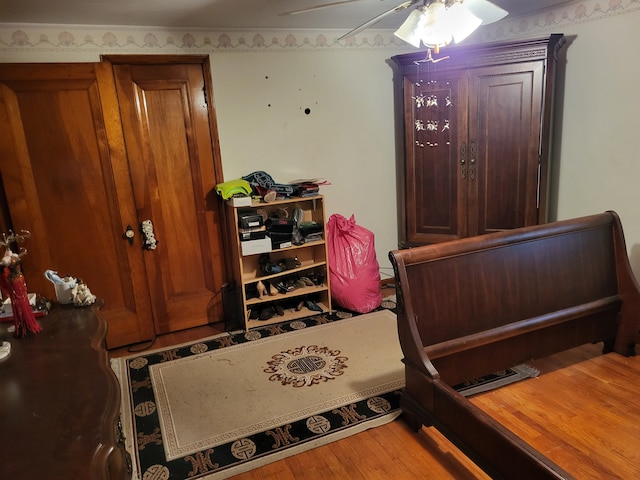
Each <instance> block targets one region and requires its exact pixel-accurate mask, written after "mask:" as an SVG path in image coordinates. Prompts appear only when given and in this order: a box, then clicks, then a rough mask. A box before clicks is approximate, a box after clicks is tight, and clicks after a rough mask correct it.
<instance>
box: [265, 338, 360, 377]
mask: <svg viewBox="0 0 640 480" xmlns="http://www.w3.org/2000/svg"><path fill="white" fill-rule="evenodd" d="M347 360H349V359H348V358H347V357H341V356H340V350H333V349H331V348H328V347H321V346H318V345H311V346H309V347H307V346H302V347H298V348H296V349H294V350H287V351H286V352H281V353H279V354H277V355H274V356H273V358H272V359H271V361H269V362H268V365H269V367H268V368H266V369H265V370H264V371H265V373H270V374H271V375H270V376H269V380H271V381H274V382H280V383H282V385H291V386H293V387H304V386H307V387H311V386H313V385H317V384H319V383H321V382H327V381H329V380H333V379H334V378H336V377H338V376H340V375H342V374H343V373H344V369H345V368H347Z"/></svg>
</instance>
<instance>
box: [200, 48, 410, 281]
mask: <svg viewBox="0 0 640 480" xmlns="http://www.w3.org/2000/svg"><path fill="white" fill-rule="evenodd" d="M387 55H388V54H385V55H381V53H380V52H376V51H367V52H357V53H355V54H354V53H351V54H346V53H335V52H312V53H304V52H300V53H287V54H284V55H283V54H281V53H256V54H246V55H236V54H233V53H221V54H214V55H213V64H214V65H215V70H214V72H213V81H214V89H215V93H214V95H215V97H216V108H217V112H218V120H219V126H218V128H219V133H220V142H221V149H222V158H223V163H224V173H225V178H238V177H240V176H242V175H245V174H247V173H250V172H252V171H254V170H266V171H268V172H269V173H270V174H271V175H272V176H273V177H274V178H275V179H276V181H282V182H288V181H290V180H294V179H297V178H309V177H323V178H326V179H327V180H329V181H330V182H331V186H326V187H322V193H323V194H325V196H326V204H327V208H328V214H329V215H330V214H333V213H338V214H341V215H343V216H345V217H347V218H348V217H349V216H350V215H352V214H354V215H355V218H356V221H357V223H358V224H360V225H362V226H365V227H366V228H369V229H370V230H373V231H374V233H375V236H376V244H377V247H378V250H377V255H378V259H379V263H381V264H382V263H385V264H386V265H385V267H388V262H387V254H388V251H389V250H391V249H392V248H395V247H396V245H397V228H396V224H397V222H396V220H395V219H396V194H395V150H394V148H395V147H394V119H393V114H392V112H393V97H392V95H391V93H392V89H393V85H392V72H391V67H389V66H388V65H387V64H386V63H385V57H386V56H387ZM229 89H233V92H234V94H228V93H230V90H229ZM307 108H308V109H310V113H309V114H306V113H305V109H307ZM327 219H328V215H327ZM384 272H385V273H387V274H389V275H391V271H390V270H386V269H385V270H384Z"/></svg>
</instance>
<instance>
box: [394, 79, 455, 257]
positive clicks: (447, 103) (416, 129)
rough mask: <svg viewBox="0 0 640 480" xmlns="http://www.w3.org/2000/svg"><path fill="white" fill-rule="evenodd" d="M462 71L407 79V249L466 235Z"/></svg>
mask: <svg viewBox="0 0 640 480" xmlns="http://www.w3.org/2000/svg"><path fill="white" fill-rule="evenodd" d="M466 88H467V87H466V76H465V75H464V72H462V71H456V70H451V71H450V70H448V69H443V70H442V71H441V72H436V73H434V72H424V73H420V72H417V73H416V74H415V75H408V76H406V77H404V92H405V99H404V102H405V112H407V115H406V117H405V132H406V147H405V148H406V152H407V156H406V163H405V174H404V177H405V187H404V191H405V200H404V202H405V205H406V224H407V232H406V242H404V246H411V245H420V244H424V243H433V242H439V241H445V240H453V239H456V238H460V237H464V236H466V235H467V212H466V204H467V188H466V175H467V164H466V162H467V160H466V155H467V153H466V133H467V124H466V122H467V98H466Z"/></svg>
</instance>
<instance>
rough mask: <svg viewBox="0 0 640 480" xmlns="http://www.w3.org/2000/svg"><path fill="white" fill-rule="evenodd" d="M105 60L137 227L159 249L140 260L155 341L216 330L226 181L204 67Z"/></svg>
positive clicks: (177, 61)
mask: <svg viewBox="0 0 640 480" xmlns="http://www.w3.org/2000/svg"><path fill="white" fill-rule="evenodd" d="M187 58H191V62H187V60H186V59H187ZM103 59H104V60H105V61H109V62H110V63H112V64H113V71H114V74H115V79H116V87H117V93H118V100H119V104H120V111H121V113H122V124H123V128H124V136H125V143H126V147H127V155H128V158H129V166H130V169H131V181H132V184H133V191H134V195H135V206H136V210H137V215H136V217H135V218H136V221H137V222H138V223H139V222H142V221H145V220H149V221H150V222H151V225H152V226H153V231H154V236H155V239H156V240H157V242H158V243H157V248H155V249H147V250H144V252H143V257H144V265H145V272H146V277H147V280H148V284H149V295H150V298H151V306H152V309H153V318H154V322H155V331H156V333H167V332H172V331H176V330H182V329H185V328H189V327H194V326H199V325H204V324H206V323H210V322H214V321H219V320H220V319H221V318H222V296H221V291H222V286H223V284H224V283H225V258H224V254H223V251H224V249H223V244H222V242H223V235H222V224H223V221H222V219H221V214H222V212H221V211H219V208H220V202H218V199H217V196H216V194H215V186H216V184H217V183H220V182H221V181H222V174H221V171H220V169H221V162H220V158H219V145H218V141H217V136H214V135H213V132H215V131H217V129H216V126H215V115H213V114H212V111H213V105H211V104H210V102H211V99H208V98H207V92H209V95H210V94H211V93H210V92H211V88H210V85H207V79H210V78H211V77H210V73H209V70H208V63H207V62H208V59H207V57H175V58H173V59H169V60H170V62H169V63H159V62H158V57H155V58H154V57H152V56H131V57H130V56H105V57H103ZM132 221H134V220H132ZM138 242H143V238H139V239H138V240H137V241H135V242H134V244H137V248H140V243H138Z"/></svg>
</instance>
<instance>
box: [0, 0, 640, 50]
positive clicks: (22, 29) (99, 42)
mask: <svg viewBox="0 0 640 480" xmlns="http://www.w3.org/2000/svg"><path fill="white" fill-rule="evenodd" d="M638 9H640V0H608V1H605V2H601V1H599V0H586V1H583V2H571V3H568V4H567V5H565V6H562V7H559V8H554V9H549V10H547V11H544V12H540V13H538V14H536V15H531V16H525V17H514V18H513V19H509V17H507V18H506V19H505V20H503V21H501V22H498V23H496V24H495V26H493V25H490V26H487V27H484V28H481V29H479V31H478V32H477V33H476V34H474V36H473V38H472V39H471V41H472V42H474V43H483V42H487V41H497V40H507V39H510V38H515V37H519V36H529V37H533V36H535V35H538V34H543V33H546V32H551V31H557V32H559V31H562V28H563V27H564V26H566V25H571V24H576V23H585V22H590V21H594V20H599V19H603V18H606V17H609V16H612V15H621V14H625V13H631V12H634V11H637V10H638ZM344 33H345V31H344V30H323V31H313V30H265V31H262V32H248V31H240V30H206V29H195V28H194V29H190V30H184V29H169V28H163V27H127V26H105V25H51V24H11V23H4V24H3V23H0V52H13V53H16V52H25V53H26V52H63V51H64V52H100V53H132V52H136V53H140V52H144V53H163V54H167V53H187V52H188V53H211V52H216V51H218V52H272V51H300V50H312V51H313V50H316V51H326V50H368V49H393V50H395V51H398V50H399V51H402V50H403V49H406V50H407V51H413V50H414V49H413V48H412V47H411V46H409V45H407V44H406V43H404V42H402V41H401V40H399V39H398V38H396V37H395V36H394V35H393V32H392V31H391V30H376V29H369V30H365V31H364V32H362V33H360V34H358V35H356V36H355V37H350V38H348V39H345V40H341V41H338V40H337V38H339V37H340V36H341V35H342V34H344ZM1 60H2V58H1V57H0V61H1Z"/></svg>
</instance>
